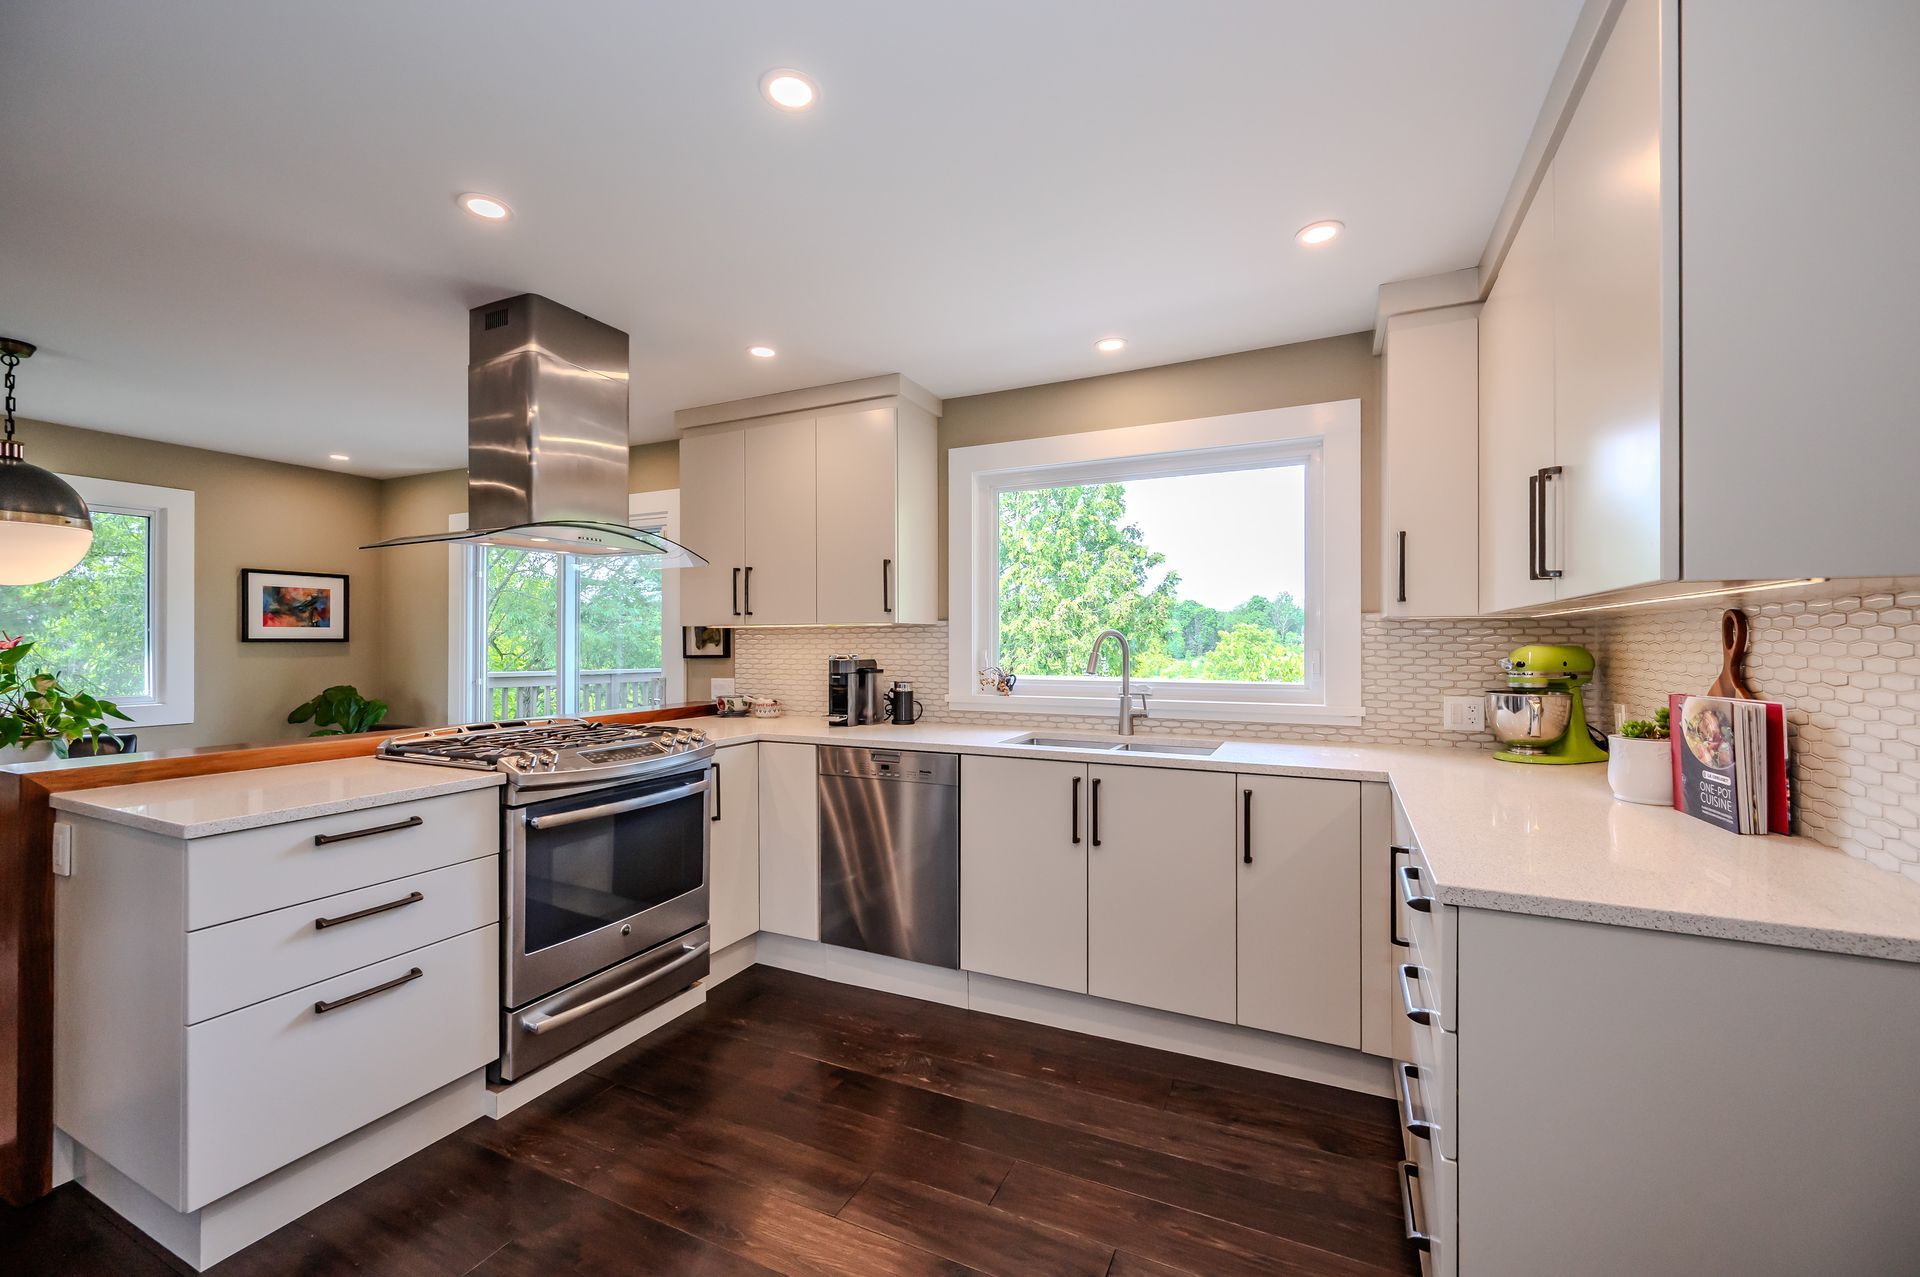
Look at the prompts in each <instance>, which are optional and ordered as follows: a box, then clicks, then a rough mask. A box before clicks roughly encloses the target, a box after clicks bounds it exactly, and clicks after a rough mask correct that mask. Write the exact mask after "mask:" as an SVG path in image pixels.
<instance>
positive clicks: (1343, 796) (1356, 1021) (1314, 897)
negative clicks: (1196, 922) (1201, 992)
mask: <svg viewBox="0 0 1920 1277" xmlns="http://www.w3.org/2000/svg"><path fill="white" fill-rule="evenodd" d="M1236 783H1237V785H1238V792H1239V803H1240V822H1241V824H1240V860H1239V886H1238V891H1237V904H1238V919H1239V925H1238V936H1239V943H1238V950H1239V952H1238V970H1239V1006H1238V1016H1237V1022H1238V1023H1240V1024H1242V1025H1245V1026H1246V1027H1248V1028H1253V1029H1266V1030H1267V1031H1269V1032H1272V1033H1285V1034H1288V1035H1290V1036H1292V1037H1298V1038H1312V1039H1313V1040H1315V1041H1317V1042H1332V1043H1334V1044H1336V1045H1339V1046H1345V1047H1353V1048H1355V1049H1358V1048H1359V1046H1360V869H1361V865H1360V784H1359V782H1357V781H1340V780H1310V779H1304V778H1301V777H1296V776H1241V777H1238V778H1237V781H1236Z"/></svg>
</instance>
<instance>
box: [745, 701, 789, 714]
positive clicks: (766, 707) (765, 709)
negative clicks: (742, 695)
mask: <svg viewBox="0 0 1920 1277" xmlns="http://www.w3.org/2000/svg"><path fill="white" fill-rule="evenodd" d="M747 702H748V704H749V706H750V707H751V709H752V712H753V716H754V717H755V718H778V717H780V715H781V713H782V707H781V704H780V702H779V701H777V700H775V699H774V698H773V697H771V696H750V697H748V698H747Z"/></svg>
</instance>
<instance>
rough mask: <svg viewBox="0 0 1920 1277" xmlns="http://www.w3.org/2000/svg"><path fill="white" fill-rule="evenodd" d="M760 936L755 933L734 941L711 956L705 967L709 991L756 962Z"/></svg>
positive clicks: (758, 933)
mask: <svg viewBox="0 0 1920 1277" xmlns="http://www.w3.org/2000/svg"><path fill="white" fill-rule="evenodd" d="M761 934H762V933H761V932H758V931H756V932H754V933H753V934H752V935H750V936H748V937H747V938H746V939H744V940H735V941H734V942H733V943H732V944H730V945H728V946H727V947H726V948H724V949H722V950H721V951H720V952H718V953H716V954H714V955H713V957H712V958H711V959H710V960H709V962H708V965H707V980H706V984H707V987H708V988H709V989H717V988H719V987H720V986H721V985H723V984H725V983H726V982H727V981H729V980H731V979H733V977H735V976H737V975H739V974H740V973H741V972H742V971H745V970H746V969H747V968H748V967H750V966H752V965H753V964H754V963H755V962H756V961H757V960H758V955H759V949H760V936H761Z"/></svg>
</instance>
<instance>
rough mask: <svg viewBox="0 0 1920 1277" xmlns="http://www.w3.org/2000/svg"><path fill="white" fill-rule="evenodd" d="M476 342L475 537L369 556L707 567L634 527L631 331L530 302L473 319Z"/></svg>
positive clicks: (447, 536) (407, 541) (527, 296)
mask: <svg viewBox="0 0 1920 1277" xmlns="http://www.w3.org/2000/svg"><path fill="white" fill-rule="evenodd" d="M467 339H468V351H469V360H468V365H467V530H466V531H464V532H442V533H429V534H426V535H424V536H413V537H398V538H395V539H393V540H390V541H382V542H379V543H378V544H377V545H374V546H369V547H365V548H368V549H383V548H386V547H388V546H396V545H424V544H430V543H433V542H439V541H464V542H468V543H470V544H482V545H512V546H520V547H524V548H529V549H540V550H565V551H567V552H569V553H574V554H646V555H652V556H656V558H657V560H658V562H657V564H656V566H659V567H698V566H701V565H703V564H705V563H706V560H705V559H703V558H701V557H700V556H699V555H697V554H695V553H693V552H692V551H691V550H688V549H687V548H686V547H684V546H681V545H677V544H675V543H674V542H672V541H669V540H667V539H666V538H665V537H663V536H660V535H659V534H658V533H653V532H646V531H642V530H641V529H638V528H630V527H628V526H627V335H626V334H625V333H623V332H621V331H620V330H619V329H617V328H614V327H612V326H610V325H607V324H603V323H601V322H600V321H599V320H597V319H590V318H588V317H587V316H585V315H582V314H581V313H580V312H579V311H577V310H572V309H569V308H568V307H566V306H562V305H561V304H560V303H558V302H556V301H551V300H549V299H547V298H545V297H541V296H538V295H537V294H534V293H522V294H521V295H520V296H518V297H509V298H507V299H505V300H504V301H497V302H491V303H489V304H487V305H485V306H476V307H474V308H473V309H472V310H471V311H469V312H467Z"/></svg>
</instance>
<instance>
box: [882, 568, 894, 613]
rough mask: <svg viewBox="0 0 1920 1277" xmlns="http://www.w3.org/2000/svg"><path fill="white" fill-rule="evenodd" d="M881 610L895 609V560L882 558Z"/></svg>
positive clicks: (888, 611)
mask: <svg viewBox="0 0 1920 1277" xmlns="http://www.w3.org/2000/svg"><path fill="white" fill-rule="evenodd" d="M880 610H881V611H882V612H886V613H889V614H891V613H892V611H893V560H892V559H882V560H880Z"/></svg>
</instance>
